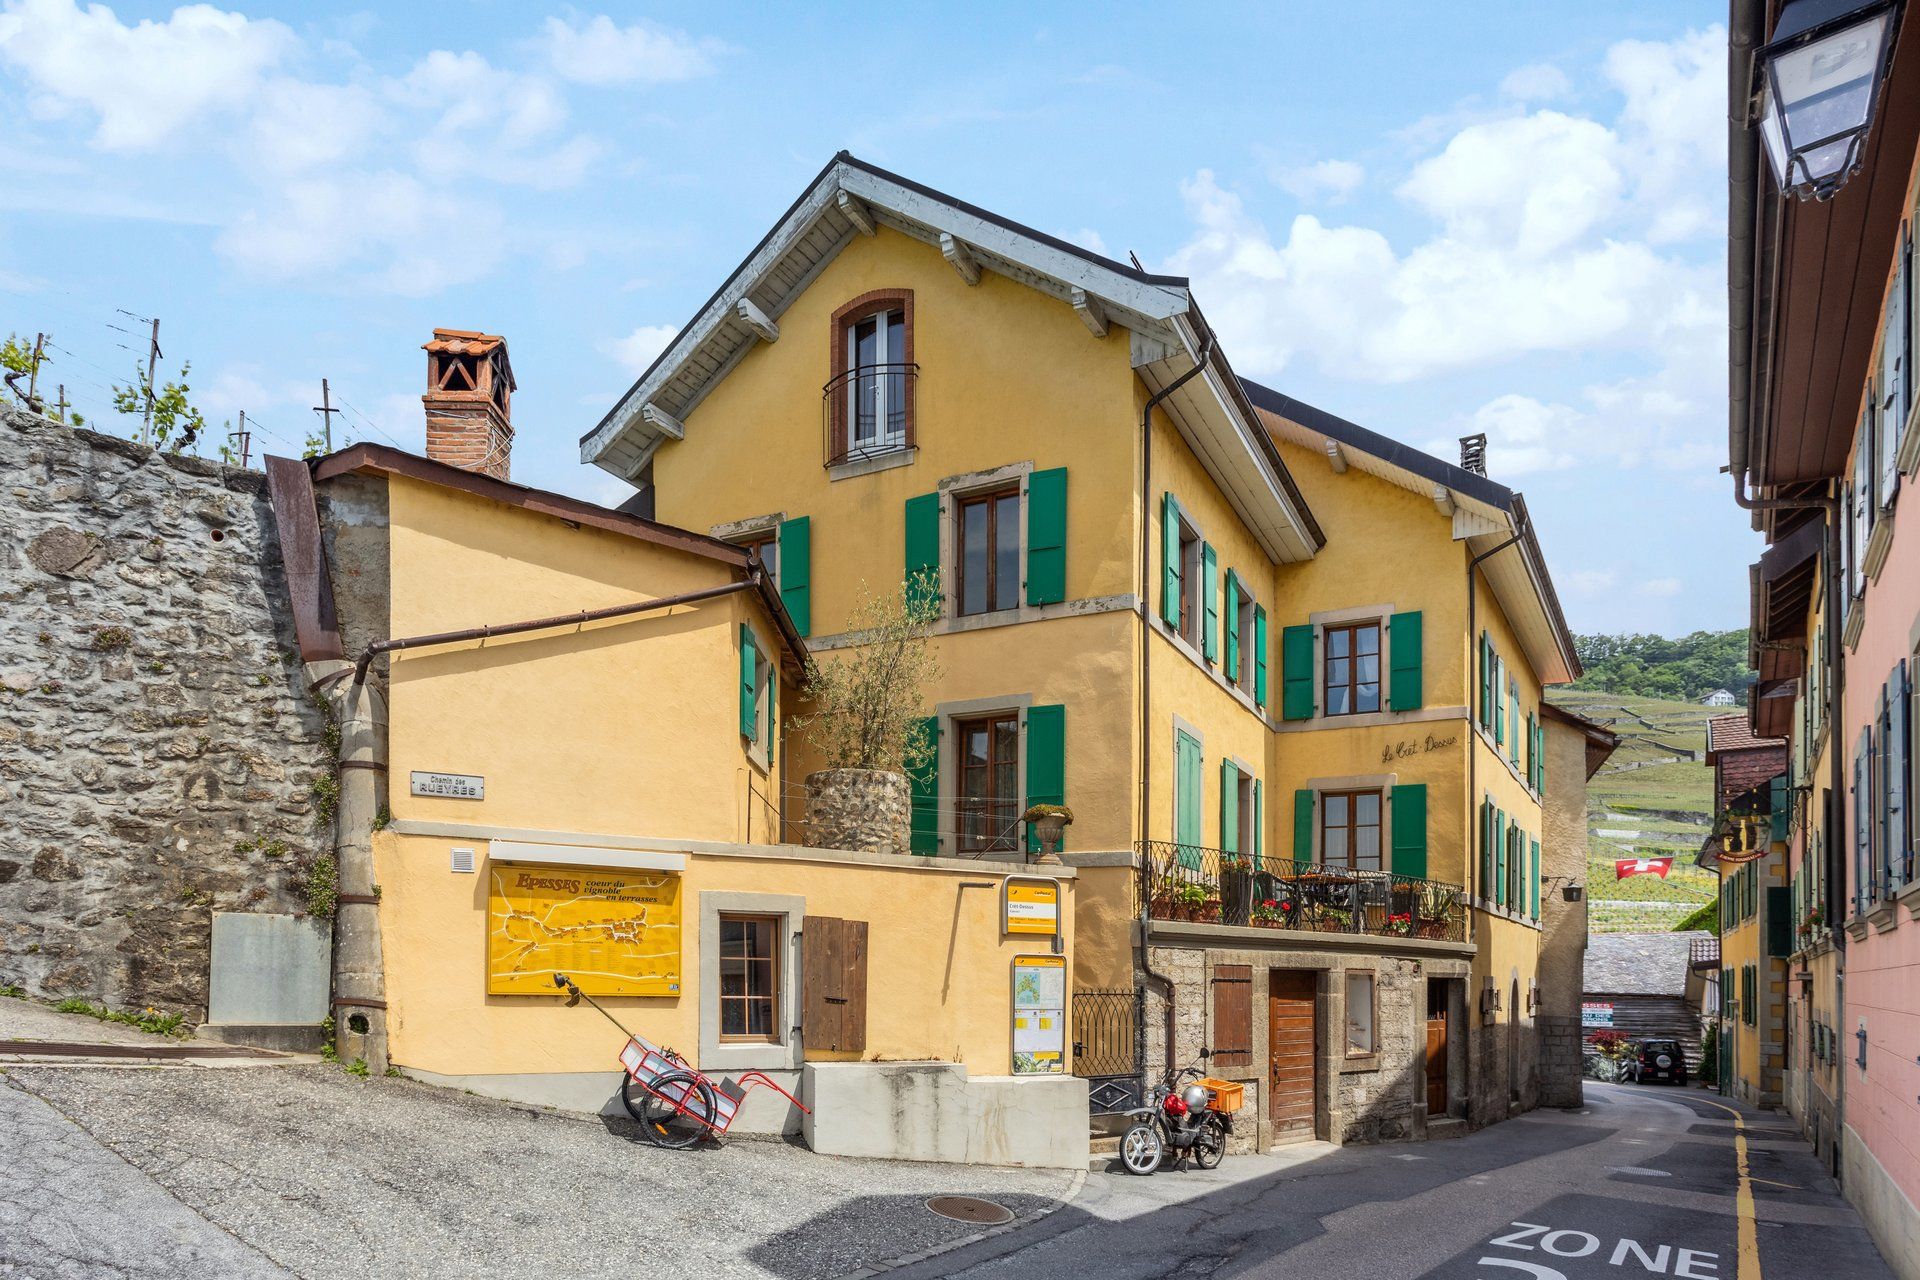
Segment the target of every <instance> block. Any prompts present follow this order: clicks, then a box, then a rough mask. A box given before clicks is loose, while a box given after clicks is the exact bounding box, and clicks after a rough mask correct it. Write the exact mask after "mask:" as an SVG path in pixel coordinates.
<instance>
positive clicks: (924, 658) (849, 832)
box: [791, 576, 940, 853]
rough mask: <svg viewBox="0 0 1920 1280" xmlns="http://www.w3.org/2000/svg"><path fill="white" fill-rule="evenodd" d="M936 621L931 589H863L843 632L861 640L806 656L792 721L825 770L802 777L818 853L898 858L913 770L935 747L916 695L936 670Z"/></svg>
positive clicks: (809, 838)
mask: <svg viewBox="0 0 1920 1280" xmlns="http://www.w3.org/2000/svg"><path fill="white" fill-rule="evenodd" d="M939 617H940V596H939V590H938V586H937V583H935V582H934V581H932V580H931V579H929V578H927V577H924V576H923V577H916V578H914V579H912V580H910V581H908V582H906V583H903V584H902V585H901V586H900V587H899V588H898V589H897V590H894V591H891V592H885V593H876V592H873V591H871V590H863V591H862V592H861V596H860V600H859V602H858V604H857V605H856V606H855V608H854V612H853V618H852V622H853V626H852V628H851V630H852V631H853V632H854V633H855V635H856V636H857V637H858V640H859V643H858V644H856V645H853V646H851V647H848V648H846V649H842V650H839V651H837V652H835V653H833V654H832V655H830V656H829V657H828V658H827V659H826V660H825V661H824V662H820V661H815V660H812V659H809V660H808V663H807V672H806V681H805V684H804V687H803V688H802V690H801V694H802V697H803V698H804V699H805V701H806V702H808V703H809V704H810V705H811V710H810V711H809V712H808V713H807V714H806V715H803V716H796V717H794V719H793V720H792V721H791V724H792V727H793V728H794V730H795V731H797V732H799V733H800V734H802V735H803V736H804V737H805V738H806V739H807V741H808V743H809V745H811V747H812V748H813V750H814V751H815V752H816V753H817V754H818V757H819V758H820V760H822V761H823V762H824V764H825V767H824V768H822V769H819V770H817V771H815V772H813V773H810V774H808V775H807V822H806V842H807V843H808V844H810V845H813V846H814V847H816V848H822V849H858V850H862V851H865V852H872V853H905V852H907V851H908V849H909V847H910V845H911V840H912V816H913V802H912V788H911V786H910V784H909V782H908V778H909V776H910V775H911V774H913V773H916V772H918V771H920V770H922V769H925V768H928V767H930V766H931V765H932V763H933V760H934V753H935V750H936V747H935V743H934V737H933V735H932V734H931V733H929V732H928V731H927V727H926V722H925V719H924V716H923V713H922V712H921V709H920V708H921V691H922V690H923V689H925V688H926V687H927V685H928V684H930V683H931V682H932V681H933V680H934V679H935V678H937V677H938V676H939V674H940V671H939V664H938V661H937V660H936V658H935V657H934V653H933V650H932V649H931V648H929V647H928V645H927V636H928V634H929V633H930V632H931V630H932V628H933V624H934V623H935V622H936V621H937V620H938V619H939Z"/></svg>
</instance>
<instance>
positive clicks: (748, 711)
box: [740, 622, 760, 742]
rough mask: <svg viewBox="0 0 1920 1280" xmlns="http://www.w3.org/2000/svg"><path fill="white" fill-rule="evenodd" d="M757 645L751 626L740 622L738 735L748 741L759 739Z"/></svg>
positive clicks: (758, 650) (758, 651)
mask: <svg viewBox="0 0 1920 1280" xmlns="http://www.w3.org/2000/svg"><path fill="white" fill-rule="evenodd" d="M759 653H760V649H759V646H758V645H756V644H755V643H754V639H753V628H752V627H750V626H748V625H747V624H746V623H744V622H743V623H741V624H740V736H742V737H743V738H745V739H746V740H747V741H749V742H758V741H759V740H760V699H759V679H758V677H759V675H760V666H759Z"/></svg>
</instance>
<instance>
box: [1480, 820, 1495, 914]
mask: <svg viewBox="0 0 1920 1280" xmlns="http://www.w3.org/2000/svg"><path fill="white" fill-rule="evenodd" d="M1492 883H1493V801H1491V800H1484V799H1483V800H1482V801H1481V802H1480V898H1481V900H1482V901H1486V902H1491V901H1493V894H1492V892H1491V891H1490V890H1489V888H1488V886H1490V885H1491V884H1492Z"/></svg>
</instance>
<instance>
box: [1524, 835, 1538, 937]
mask: <svg viewBox="0 0 1920 1280" xmlns="http://www.w3.org/2000/svg"><path fill="white" fill-rule="evenodd" d="M1527 846H1528V855H1527V896H1528V900H1529V906H1530V908H1531V911H1532V914H1533V918H1534V919H1535V920H1538V919H1539V918H1540V842H1539V841H1538V840H1529V841H1527Z"/></svg>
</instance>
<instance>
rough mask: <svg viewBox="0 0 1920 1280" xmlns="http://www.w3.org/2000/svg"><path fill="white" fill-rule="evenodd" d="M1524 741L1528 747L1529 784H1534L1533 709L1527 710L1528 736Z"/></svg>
mask: <svg viewBox="0 0 1920 1280" xmlns="http://www.w3.org/2000/svg"><path fill="white" fill-rule="evenodd" d="M1524 741H1525V742H1526V747H1527V751H1526V756H1527V785H1528V786H1532V785H1533V712H1531V711H1529V712H1527V736H1526V738H1525V739H1524Z"/></svg>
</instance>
